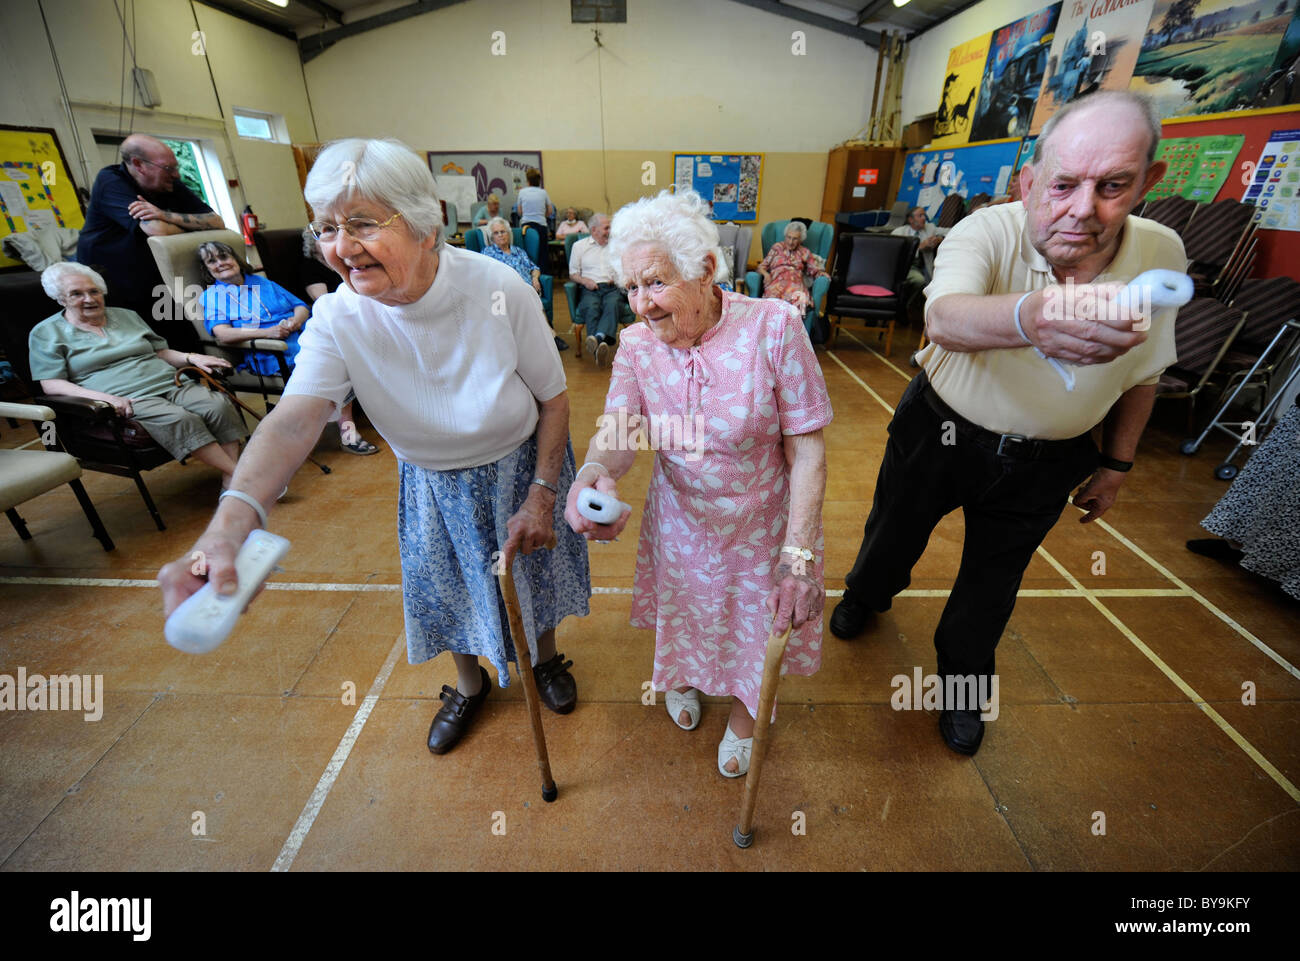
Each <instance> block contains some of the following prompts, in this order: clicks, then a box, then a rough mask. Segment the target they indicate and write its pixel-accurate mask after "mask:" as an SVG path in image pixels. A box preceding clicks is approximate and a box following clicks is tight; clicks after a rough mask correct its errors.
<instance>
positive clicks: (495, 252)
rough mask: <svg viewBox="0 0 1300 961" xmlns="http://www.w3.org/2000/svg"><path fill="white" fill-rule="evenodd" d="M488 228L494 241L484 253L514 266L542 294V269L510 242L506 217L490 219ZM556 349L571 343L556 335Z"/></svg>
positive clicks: (485, 248) (511, 235)
mask: <svg viewBox="0 0 1300 961" xmlns="http://www.w3.org/2000/svg"><path fill="white" fill-rule="evenodd" d="M487 228H488V236H489V237H490V238H491V240H492V242H491V243H490V244H488V245H487V246H486V247H484V248H483V254H484V255H485V256H488V257H491V258H493V259H494V260H499V261H501V262H502V263H503V264H505V265H506V266H507V267H513V268H514V269H515V270H516V271H517V272H518V274H519V276H520V277H522V278H523V279H524V280H525V281H527V282H528V283H530V284H532V286H533V290H535V291H537V296H538V297H540V296H542V271H541V269H540V268H538V266H537V265H536V264H535V263H533V259H532V258H531V257H529V256H528V251H526V250H524V248H522V247H515V246H514V245H513V244H511V243H510V239H511V238H512V237H513V236H514V233H513V232H512V231H511V229H510V224H508V223H506V221H505V218H504V217H493V218H492V219H491V220H489V221H488V223H487ZM546 320H547V323H550V322H551V319H550V317H547V318H546ZM555 349H556V350H568V349H569V345H568V343H566V342H565V340H564V339H563V338H562V337H556V338H555Z"/></svg>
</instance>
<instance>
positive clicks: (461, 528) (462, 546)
mask: <svg viewBox="0 0 1300 961" xmlns="http://www.w3.org/2000/svg"><path fill="white" fill-rule="evenodd" d="M399 465H400V469H401V474H400V476H401V488H400V491H399V493H398V497H397V537H398V544H399V546H400V550H401V554H402V606H403V608H404V609H405V613H406V656H407V659H408V660H409V661H410V662H411V663H412V664H420V663H422V662H424V661H427V660H429V658H431V657H435V656H436V655H438V654H441V653H442V652H443V651H453V652H455V653H457V654H474V655H476V656H478V657H485V658H487V659H488V660H489V661H491V663H492V666H493V667H495V668H496V670H497V676H498V678H499V683H500V685H501V686H502V687H507V686H509V684H510V673H509V670H508V669H507V667H506V662H507V661H513V660H515V647H514V642H513V641H512V640H511V639H510V622H509V620H507V618H506V606H505V601H504V600H502V598H501V591H500V589H499V587H498V585H497V578H496V574H495V564H496V562H497V560H498V559H499V557H500V555H499V554H498V553H496V552H498V551H500V550H501V548H502V546H503V545H504V544H505V542H506V540H507V538H508V537H509V534H508V532H507V531H506V522H507V521H508V520H509V519H510V518H511V516H513V515H514V513H515V512H516V511H517V510H519V508H520V507H521V506H522V505H523V503H524V501H525V500H526V499H527V497H528V492H529V488H530V487H531V486H532V481H533V477H534V476H536V466H537V437H536V435H534V436H533V437H531V438H529V439H528V440H527V441H525V442H524V443H522V444H520V445H519V447H517V448H515V450H513V451H511V452H510V453H509V454H507V455H506V456H505V457H503V458H501V459H500V460H499V461H496V462H495V463H492V464H484V465H483V466H482V467H466V468H462V469H460V470H443V471H438V470H429V469H427V468H424V467H417V466H416V465H414V464H408V463H406V462H405V461H399ZM574 473H575V469H574V459H573V445H572V444H571V443H566V445H565V452H564V466H563V467H562V468H561V469H560V480H559V483H558V484H557V485H556V486H557V487H558V488H559V489H560V492H559V495H558V496H557V497H556V498H555V512H554V521H555V539H556V545H555V548H554V550H549V551H548V550H536V551H533V552H532V553H531V554H528V555H526V556H525V555H517V556H516V557H515V561H514V565H513V574H514V579H515V592H516V593H517V594H518V595H519V609H520V611H521V613H522V614H523V622H524V633H526V634H527V635H528V647H529V650H530V651H531V652H532V656H533V661H534V663H536V660H537V636H538V635H539V634H543V633H545V632H546V631H548V630H550V629H551V628H553V627H556V626H557V625H558V624H559V623H560V621H561V620H562V619H563V618H565V617H568V616H569V615H570V614H576V615H578V616H580V617H585V616H586V615H587V614H589V613H590V607H589V606H588V601H589V600H590V598H591V575H590V572H589V570H588V567H587V542H586V540H585V539H584V538H583V537H582V535H580V534H575V533H574V532H573V530H572V529H571V528H570V527H569V524H568V522H567V521H565V519H564V501H565V497H566V496H567V495H568V492H569V486H570V485H571V484H572V483H573V476H574Z"/></svg>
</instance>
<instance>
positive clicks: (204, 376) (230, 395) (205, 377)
mask: <svg viewBox="0 0 1300 961" xmlns="http://www.w3.org/2000/svg"><path fill="white" fill-rule="evenodd" d="M187 371H193V372H194V373H195V374H196V375H197V377H198V379H199V380H200V381H202V382H203V384H204V386H206V387H207V388H208V390H215V391H217V392H218V393H219V394H223V395H224V396H225V397H226V398H227V399H228V400H229V401H230V402H231V403H232V404H234V405H235V406H236V407H238V408H239V409H240V410H246V411H248V413H250V414H252V415H253V420H255V421H257V422H258V423H261V421H262V415H261V414H259V413H258V412H257V411H255V410H253V408H251V407H249V406H248V405H247V404H245V403H244V402H243V401H242V400H240V399H239V398H238V397H236V396H235V392H234V391H233V390H231V389H230V388H229V387H227V386H226V385H225V384H223V383H222V382H221V381H220V380H218V379H217V378H215V377H213V376H212V375H211V374H209V373H208V372H207V371H206V370H204V369H203V368H202V367H195V366H194V365H193V364H190V365H188V366H186V367H181V368H180V369H179V370H177V371H176V374H175V376H174V378H173V379H174V380H175V382H176V386H177V387H179V386H180V385H181V374H184V373H186V372H187ZM307 459H308V460H309V461H311V462H312V463H313V464H315V465H316V466H317V467H319V468H320V470H321V473H322V474H332V473H333V471H331V470H330V469H329V468H328V467H327V466H325V465H324V464H322V463H321V462H320V461H318V460H317V459H316V458H314V457H312V456H311V455H310V454H308V455H307Z"/></svg>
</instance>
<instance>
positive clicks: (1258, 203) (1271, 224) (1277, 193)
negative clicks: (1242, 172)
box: [1241, 130, 1300, 230]
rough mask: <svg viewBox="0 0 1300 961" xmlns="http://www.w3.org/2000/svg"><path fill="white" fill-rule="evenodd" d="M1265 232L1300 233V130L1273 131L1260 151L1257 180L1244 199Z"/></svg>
mask: <svg viewBox="0 0 1300 961" xmlns="http://www.w3.org/2000/svg"><path fill="white" fill-rule="evenodd" d="M1241 202H1242V203H1244V204H1254V206H1255V207H1256V208H1257V209H1256V211H1255V217H1254V220H1255V223H1257V224H1259V226H1260V227H1261V228H1263V229H1265V230H1300V130H1274V131H1273V132H1272V133H1271V134H1269V137H1268V143H1266V144H1264V149H1263V150H1262V151H1260V154H1259V163H1258V164H1256V165H1255V180H1254V182H1253V183H1251V185H1250V186H1249V187H1247V188H1246V193H1245V194H1244V195H1243V196H1242V198H1241Z"/></svg>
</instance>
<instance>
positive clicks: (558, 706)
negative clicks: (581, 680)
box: [533, 654, 578, 714]
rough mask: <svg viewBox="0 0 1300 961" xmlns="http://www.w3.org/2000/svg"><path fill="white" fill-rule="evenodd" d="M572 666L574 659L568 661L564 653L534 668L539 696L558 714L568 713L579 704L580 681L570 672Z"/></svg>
mask: <svg viewBox="0 0 1300 961" xmlns="http://www.w3.org/2000/svg"><path fill="white" fill-rule="evenodd" d="M571 667H573V662H572V661H566V660H565V659H564V655H563V654H556V655H555V656H554V657H553V658H551V659H550V660H549V661H544V662H543V663H541V664H538V665H537V666H536V667H535V668H533V678H534V679H535V680H536V681H537V696H538V697H539V698H541V701H542V703H543V704H545V705H546V706H547V707H548V708H550V709H551V710H552V711H554V712H555V713H556V714H568V713H569V712H570V711H572V710H573V709H574V708H575V707H576V706H577V704H578V682H577V681H575V680H574V679H573V675H572V674H570V673H569V668H571Z"/></svg>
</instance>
